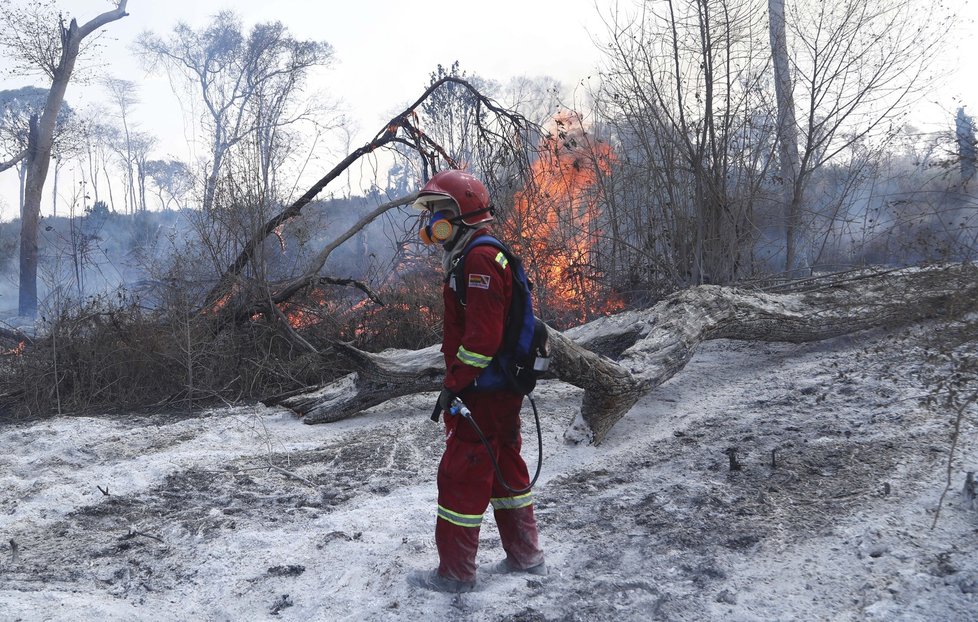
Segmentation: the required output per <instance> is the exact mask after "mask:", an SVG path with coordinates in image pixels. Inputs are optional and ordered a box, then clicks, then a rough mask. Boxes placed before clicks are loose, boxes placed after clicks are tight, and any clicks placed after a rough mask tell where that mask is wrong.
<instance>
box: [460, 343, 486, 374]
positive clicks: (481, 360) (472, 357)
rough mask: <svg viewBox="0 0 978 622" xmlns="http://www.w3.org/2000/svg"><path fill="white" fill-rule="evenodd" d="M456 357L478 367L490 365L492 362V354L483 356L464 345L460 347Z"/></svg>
mask: <svg viewBox="0 0 978 622" xmlns="http://www.w3.org/2000/svg"><path fill="white" fill-rule="evenodd" d="M455 357H456V358H457V359H458V360H460V361H462V362H463V363H465V364H466V365H471V366H472V367H478V368H479V369H483V368H485V367H488V366H489V363H491V362H492V357H491V356H483V355H482V354H479V353H477V352H471V351H469V350H466V349H465V348H464V347H462V346H459V347H458V353H457V354H456V355H455Z"/></svg>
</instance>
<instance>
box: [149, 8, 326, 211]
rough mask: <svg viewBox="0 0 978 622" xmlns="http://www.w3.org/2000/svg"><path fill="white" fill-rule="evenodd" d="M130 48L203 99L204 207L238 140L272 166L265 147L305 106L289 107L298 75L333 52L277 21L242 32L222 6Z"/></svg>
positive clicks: (270, 145) (301, 80)
mask: <svg viewBox="0 0 978 622" xmlns="http://www.w3.org/2000/svg"><path fill="white" fill-rule="evenodd" d="M138 50H139V52H140V53H141V54H142V56H143V58H144V59H145V61H146V63H147V64H148V65H149V66H150V67H151V68H156V67H159V68H163V69H165V70H166V71H167V72H169V73H170V75H171V76H172V77H175V78H177V79H179V80H182V81H183V83H184V84H185V85H186V87H187V89H188V91H190V92H191V93H192V94H193V95H194V96H195V97H198V98H200V100H201V102H202V103H203V106H204V109H205V113H204V126H205V129H206V131H207V133H208V134H209V140H210V155H209V157H210V161H209V163H208V164H207V171H206V174H205V181H204V192H203V207H204V210H205V211H208V210H210V209H211V208H212V207H213V205H214V197H215V194H216V192H217V186H218V183H219V180H220V178H221V175H222V171H223V167H224V162H225V159H226V157H227V156H228V154H229V152H230V150H231V149H233V148H235V147H236V146H237V145H238V144H239V143H241V142H242V141H244V140H246V139H250V140H253V141H256V143H257V144H259V145H260V146H261V150H262V155H263V170H264V172H265V175H266V176H267V175H271V174H272V173H273V172H274V170H275V166H274V164H273V160H274V157H275V155H273V153H272V148H273V146H275V145H277V144H279V142H280V141H279V139H280V138H281V133H282V131H283V128H285V127H286V126H288V125H289V124H291V123H294V122H295V121H296V119H297V118H298V117H302V116H304V115H305V114H306V112H307V110H306V109H304V108H303V107H302V106H297V98H298V96H299V94H300V93H301V90H302V87H303V85H304V83H305V81H306V79H307V78H308V76H309V74H310V73H311V71H312V70H313V69H314V68H315V67H320V66H326V65H328V64H329V63H330V62H331V61H332V57H333V49H332V47H331V46H330V45H329V44H327V43H325V42H320V41H303V40H298V39H295V38H293V37H292V36H291V35H290V34H289V32H288V30H287V29H286V28H285V26H283V25H282V24H281V23H280V22H272V23H263V24H257V25H256V26H254V27H253V28H252V29H251V31H250V32H248V33H245V31H244V29H243V26H242V23H241V20H240V18H238V17H237V16H236V15H235V14H234V13H232V12H230V11H223V12H221V13H218V14H217V15H215V16H214V17H213V19H212V20H211V22H210V23H209V24H208V25H207V26H206V27H204V28H202V29H200V30H194V29H192V28H190V27H189V26H188V25H186V24H183V23H179V24H177V25H176V26H175V27H174V28H173V30H172V31H171V32H170V34H169V36H168V37H167V38H165V39H164V38H162V37H160V36H158V35H156V34H153V33H150V32H146V33H144V34H143V36H142V37H141V38H140V40H139V42H138Z"/></svg>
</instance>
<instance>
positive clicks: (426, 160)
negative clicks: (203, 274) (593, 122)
mask: <svg viewBox="0 0 978 622" xmlns="http://www.w3.org/2000/svg"><path fill="white" fill-rule="evenodd" d="M442 87H446V88H449V87H453V88H462V89H465V90H466V91H467V92H468V93H469V94H470V96H471V100H472V102H473V107H474V114H473V121H472V123H473V124H474V127H475V130H476V133H477V135H478V137H479V139H480V141H481V142H482V143H483V144H486V145H491V146H492V147H493V148H492V149H491V150H490V151H489V156H488V157H490V158H493V159H495V160H499V161H502V160H506V161H508V162H511V163H513V164H515V170H516V171H518V172H519V171H525V170H527V169H528V168H529V164H528V155H527V154H528V150H527V148H526V139H527V137H529V136H530V135H531V134H532V132H533V129H534V128H533V126H532V124H531V123H530V122H529V121H528V120H527V119H525V118H524V117H523V116H522V115H520V114H518V113H515V112H513V111H511V110H507V109H506V108H503V107H502V106H500V105H499V104H498V103H496V102H494V101H493V100H491V99H489V98H488V97H486V96H485V95H483V94H482V93H481V92H480V91H479V90H478V89H476V88H475V87H474V86H473V85H472V84H470V83H469V82H467V81H466V80H463V79H461V78H457V77H454V76H447V77H444V78H441V79H440V80H437V81H435V82H434V83H432V84H431V86H429V87H428V88H427V89H425V91H424V92H423V93H422V94H421V96H420V97H418V99H417V100H416V101H415V102H414V103H413V104H411V105H410V106H408V107H407V108H406V109H405V110H404V111H403V112H401V113H400V114H398V115H397V116H395V117H394V118H392V119H391V120H390V121H388V122H387V123H386V124H385V125H384V127H383V129H381V130H380V131H379V132H378V133H377V134H376V135H375V136H374V137H373V138H372V139H371V140H370V141H369V142H367V143H366V144H364V145H363V146H361V147H359V148H358V149H356V150H354V151H352V152H351V153H350V154H349V155H347V156H346V157H345V158H343V160H342V161H341V162H340V163H339V164H337V165H336V166H334V167H333V168H332V170H330V171H329V172H327V173H326V174H325V175H324V176H323V177H322V178H321V179H320V180H319V181H318V182H316V183H315V184H314V185H313V186H312V187H311V188H309V190H307V191H306V193H305V194H303V195H302V196H301V197H299V198H298V199H297V200H296V201H295V202H293V203H292V204H291V205H289V206H288V207H286V208H285V209H284V210H282V211H281V212H279V213H278V214H277V215H275V216H274V217H272V218H270V219H269V220H268V221H266V222H264V223H263V224H262V225H261V226H260V227H258V228H257V229H256V231H255V232H254V233H253V234H252V235H251V237H250V239H248V240H247V241H246V242H245V243H244V245H243V246H242V249H241V251H240V252H239V253H238V255H237V257H236V258H235V259H234V261H232V262H231V264H230V265H229V266H228V267H227V269H226V270H225V271H224V273H223V274H222V275H221V276H220V278H219V280H218V283H217V285H216V286H215V287H214V288H213V289H212V290H211V291H210V292H209V294H208V295H207V297H206V300H205V303H204V305H203V307H202V309H203V310H204V311H205V312H207V311H215V310H218V309H220V310H221V311H222V312H224V313H227V312H230V313H231V314H233V315H234V316H235V317H237V318H242V319H244V318H248V317H250V316H251V315H252V314H254V313H263V312H269V311H270V312H271V315H272V316H275V315H276V314H279V315H280V313H278V312H277V311H276V309H275V305H278V304H281V303H283V302H286V301H288V300H289V299H290V298H291V297H292V296H293V295H295V294H296V293H297V292H299V291H302V290H304V289H305V288H307V287H310V286H312V285H315V284H317V283H319V282H321V281H322V280H323V277H322V276H321V274H320V273H321V271H322V269H323V266H324V265H325V263H326V260H327V259H328V258H329V256H330V254H331V253H332V252H333V251H334V250H335V249H336V248H337V247H339V246H340V245H341V244H342V243H343V242H345V241H346V240H348V239H350V238H351V237H353V236H354V235H356V233H357V232H358V231H360V230H361V229H363V228H364V227H366V226H367V225H368V224H370V223H371V222H373V221H374V220H376V219H377V218H378V217H380V216H381V215H383V214H384V213H386V212H388V211H390V210H392V209H394V208H397V207H399V206H401V205H405V204H407V203H410V202H412V201H413V200H414V199H415V198H416V195H414V194H411V195H407V196H403V197H400V198H397V199H394V200H392V201H389V202H387V203H384V204H383V205H380V206H378V207H377V208H375V209H374V210H373V211H372V212H371V213H370V214H367V215H366V216H365V217H363V218H362V219H360V221H358V222H357V223H356V224H354V225H353V226H352V227H351V228H350V229H349V230H347V231H346V232H345V233H344V234H342V235H341V236H340V237H338V238H337V239H336V240H334V241H333V242H332V243H330V244H329V245H327V246H326V247H325V248H324V249H323V250H322V251H320V253H319V254H318V255H317V256H316V257H315V259H313V260H312V261H311V262H310V263H309V265H308V266H306V267H305V268H304V270H303V271H302V274H300V275H298V276H295V277H292V278H288V279H286V280H283V281H281V282H277V283H270V284H265V283H263V284H261V286H259V287H256V286H255V284H254V283H251V282H250V281H249V279H248V278H247V273H248V268H249V266H251V264H252V262H253V261H254V260H255V259H256V257H257V255H258V253H259V251H260V249H261V248H262V245H263V244H264V242H265V240H266V239H268V238H269V236H271V235H272V234H273V233H274V232H275V231H276V230H278V229H279V227H281V226H282V225H284V224H285V223H287V222H289V221H290V220H292V219H294V218H297V217H298V216H299V215H300V214H301V213H302V209H303V208H304V207H305V206H307V205H309V204H310V203H311V202H312V201H313V200H314V199H315V198H316V197H317V196H318V195H319V193H321V192H322V191H323V190H324V189H325V188H326V187H327V186H328V185H329V184H330V183H331V182H333V181H334V180H335V179H337V178H338V177H340V176H341V175H342V174H343V172H344V171H346V170H347V169H348V168H350V167H351V166H352V165H353V164H354V163H356V162H357V161H359V160H360V159H361V158H364V157H367V156H369V155H370V154H372V153H374V152H376V151H378V150H380V149H383V148H394V147H396V148H399V149H402V150H403V149H406V150H408V151H412V152H415V153H416V154H417V155H418V156H419V157H420V159H421V161H422V163H423V166H424V167H425V169H426V173H427V174H434V173H435V172H437V170H438V166H437V163H438V161H439V160H441V161H442V162H444V163H445V164H446V165H447V166H451V167H458V163H456V162H455V161H454V160H453V159H452V157H451V156H450V155H449V154H448V153H447V152H446V151H445V149H444V148H443V147H442V146H441V145H440V144H438V142H436V141H435V140H433V139H432V138H430V137H429V136H428V134H426V133H425V131H424V128H423V127H421V124H420V121H419V119H420V116H419V113H418V111H419V109H420V108H421V107H422V106H423V105H424V104H425V102H427V101H428V99H429V98H431V97H432V95H433V94H435V93H437V92H438V90H439V89H440V88H442ZM327 280H328V279H327Z"/></svg>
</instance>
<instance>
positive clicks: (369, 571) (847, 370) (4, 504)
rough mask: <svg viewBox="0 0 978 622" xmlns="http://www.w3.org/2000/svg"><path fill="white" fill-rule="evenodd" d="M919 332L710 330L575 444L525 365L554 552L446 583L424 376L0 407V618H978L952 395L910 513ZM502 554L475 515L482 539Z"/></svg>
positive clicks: (559, 406) (554, 392)
mask: <svg viewBox="0 0 978 622" xmlns="http://www.w3.org/2000/svg"><path fill="white" fill-rule="evenodd" d="M932 330H935V327H933V326H918V327H914V328H911V329H904V330H900V331H895V332H889V333H887V332H872V333H864V334H860V335H856V336H851V337H845V338H839V339H834V340H831V341H826V342H821V343H817V344H807V345H788V344H757V343H743V342H733V341H714V342H709V343H706V344H704V345H703V346H702V347H701V348H700V349H699V351H698V353H697V354H696V356H695V357H694V358H693V359H692V361H691V362H690V363H689V364H688V365H687V367H686V368H685V369H684V370H682V371H681V372H680V373H679V374H677V375H676V376H675V377H674V378H673V379H672V380H670V381H669V382H668V383H666V384H665V385H663V386H662V387H660V388H659V389H657V390H656V391H654V392H653V393H651V394H650V395H648V396H647V397H646V398H645V399H643V400H642V401H640V402H639V403H638V404H637V405H636V406H635V408H634V409H633V410H632V411H631V412H630V413H629V414H628V415H627V416H626V417H625V418H624V419H623V420H622V421H621V422H619V423H618V424H617V425H616V426H615V428H614V429H613V430H612V431H611V433H610V434H609V435H608V437H607V438H606V439H605V441H604V442H603V443H602V444H601V445H600V446H597V447H590V446H576V445H568V444H566V443H565V442H564V441H563V431H564V429H565V427H566V426H567V425H568V424H569V422H570V421H571V420H572V418H573V416H574V414H575V413H576V412H577V411H578V410H579V408H580V400H581V392H580V391H579V390H578V389H575V388H573V387H570V386H569V385H566V384H563V383H560V382H556V381H553V382H545V383H542V386H540V387H539V388H538V390H537V392H536V399H537V402H538V405H539V406H540V410H541V415H542V423H543V439H544V465H543V475H542V476H541V479H540V482H539V484H538V486H537V489H536V492H535V494H536V499H537V509H538V516H539V522H540V529H541V539H542V544H543V546H544V547H545V550H546V552H547V556H548V564H549V566H550V568H551V574H550V575H549V576H547V577H543V578H541V577H520V576H482V577H481V578H480V588H479V589H478V590H477V591H476V592H473V593H471V594H463V595H458V596H453V595H446V594H439V593H431V592H425V591H416V590H413V589H411V588H409V586H408V585H407V584H406V582H405V576H406V574H407V573H408V571H410V570H412V569H415V568H420V569H427V568H431V567H434V566H435V564H436V563H437V553H436V551H435V545H434V538H433V532H434V516H435V496H436V491H435V482H434V480H435V471H436V467H437V463H438V459H439V456H440V452H441V447H442V444H443V439H442V433H441V430H440V427H439V426H436V425H435V424H433V423H431V422H430V421H429V420H428V414H430V410H431V404H432V402H433V399H434V395H433V394H427V395H417V396H413V397H410V398H406V399H398V400H393V401H391V402H388V403H386V404H383V405H381V406H379V407H377V408H374V409H372V410H371V411H369V412H367V413H365V414H364V415H362V416H360V417H357V418H355V419H351V420H347V421H344V422H341V423H338V424H328V425H320V426H306V425H303V424H302V423H301V422H299V421H298V420H297V419H296V418H295V417H294V416H293V415H292V414H291V413H288V412H285V411H281V410H276V409H269V408H265V407H261V406H238V407H235V408H228V409H222V410H214V411H208V412H206V413H199V414H197V415H194V416H186V415H172V416H153V417H146V416H138V417H137V416H133V417H127V418H119V417H112V418H109V417H105V418H99V417H84V418H82V417H63V418H57V419H50V420H46V421H41V422H30V423H23V422H22V423H6V424H2V425H0V536H2V538H0V619H2V620H49V619H55V620H62V619H64V620H262V619H267V620H358V621H360V620H368V621H369V620H412V621H413V620H418V619H432V620H442V619H445V620H513V621H517V620H519V621H522V622H531V621H533V622H537V621H544V620H546V621H551V620H553V621H556V620H561V621H563V620H580V621H585V620H587V621H590V620H643V621H644V620H724V621H732V620H829V619H831V620H978V508H972V507H968V504H966V503H965V501H964V498H963V496H962V494H961V486H962V484H963V482H964V478H965V472H966V471H969V470H971V471H978V453H976V452H978V430H976V425H975V421H976V418H975V413H974V412H972V413H970V414H969V417H968V419H967V420H966V422H965V425H964V427H963V428H962V435H961V439H960V441H959V445H958V449H957V453H956V459H955V460H954V462H953V463H952V466H951V472H952V482H953V487H952V488H951V490H950V492H949V493H948V494H947V496H946V499H945V501H944V504H943V507H942V509H941V512H940V517H939V520H938V521H937V525H936V527H935V528H932V527H931V526H932V523H933V522H934V518H935V510H936V508H937V507H938V499H939V497H940V496H941V493H942V491H943V490H944V486H945V480H946V478H947V469H948V456H949V452H950V447H951V431H952V422H953V414H952V413H950V412H947V411H945V410H942V409H941V408H940V407H938V406H931V407H929V406H924V405H923V402H922V401H921V400H920V398H921V397H922V396H924V395H926V394H927V393H928V390H929V388H928V387H929V385H928V381H927V377H928V376H931V375H932V374H933V373H935V372H936V373H939V372H940V370H934V369H932V368H930V367H929V363H927V361H926V359H925V355H924V347H923V345H922V343H923V337H924V336H925V335H927V334H928V331H932ZM524 414H525V418H524V427H525V435H524V437H525V449H524V453H525V455H526V457H527V461H528V462H529V463H530V467H531V469H532V468H533V467H534V466H535V464H536V461H537V455H536V436H535V434H536V433H535V430H533V425H532V414H530V411H529V409H528V408H527V409H526V410H525V411H524ZM732 467H734V468H733V469H732ZM502 555H503V553H502V550H501V548H500V546H499V544H498V537H497V534H496V530H495V526H494V524H493V522H492V519H491V513H489V514H487V518H486V521H485V523H484V526H483V531H482V548H481V550H480V553H479V561H480V563H484V564H489V563H492V562H495V561H496V560H498V559H500V558H501V557H502Z"/></svg>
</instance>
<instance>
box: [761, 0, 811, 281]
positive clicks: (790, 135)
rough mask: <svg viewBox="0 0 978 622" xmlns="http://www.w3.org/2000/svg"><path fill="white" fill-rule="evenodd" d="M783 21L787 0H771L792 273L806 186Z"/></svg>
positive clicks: (787, 244)
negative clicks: (800, 180)
mask: <svg viewBox="0 0 978 622" xmlns="http://www.w3.org/2000/svg"><path fill="white" fill-rule="evenodd" d="M784 19H785V18H784V0H768V20H769V29H770V33H771V58H772V60H773V65H774V91H775V94H776V96H777V102H778V122H777V138H778V148H779V149H780V154H781V185H782V188H783V192H784V222H785V248H786V250H785V256H786V259H785V269H786V270H791V268H792V267H793V266H794V263H795V241H796V240H795V236H796V230H797V228H798V208H799V206H800V205H801V199H802V197H801V193H802V190H803V186H802V185H800V184H798V183H797V180H798V176H799V175H798V173H799V171H800V169H801V162H800V160H799V157H798V125H797V121H796V120H795V96H794V88H793V85H792V81H791V71H790V59H789V58H788V44H787V39H786V38H785V22H784Z"/></svg>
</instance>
